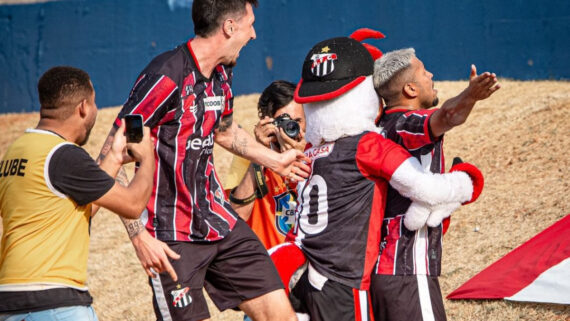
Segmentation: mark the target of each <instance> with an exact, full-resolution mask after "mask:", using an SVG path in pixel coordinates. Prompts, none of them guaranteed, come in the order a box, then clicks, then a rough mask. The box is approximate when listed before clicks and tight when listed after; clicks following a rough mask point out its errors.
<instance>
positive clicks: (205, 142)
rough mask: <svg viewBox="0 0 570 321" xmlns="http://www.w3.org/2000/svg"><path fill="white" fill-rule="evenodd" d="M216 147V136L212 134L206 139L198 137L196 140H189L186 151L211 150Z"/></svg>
mask: <svg viewBox="0 0 570 321" xmlns="http://www.w3.org/2000/svg"><path fill="white" fill-rule="evenodd" d="M213 146H214V135H212V134H210V135H208V136H207V137H205V138H202V137H196V138H194V139H191V140H188V142H187V143H186V150H188V149H193V150H200V149H204V150H211V149H212V147H213Z"/></svg>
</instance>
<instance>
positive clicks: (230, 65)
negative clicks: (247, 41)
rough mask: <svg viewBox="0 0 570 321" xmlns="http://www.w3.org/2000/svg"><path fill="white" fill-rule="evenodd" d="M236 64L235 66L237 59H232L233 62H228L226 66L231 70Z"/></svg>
mask: <svg viewBox="0 0 570 321" xmlns="http://www.w3.org/2000/svg"><path fill="white" fill-rule="evenodd" d="M236 64H237V59H234V60H232V61H230V62H229V63H228V64H227V65H226V66H228V67H230V68H233V67H235V66H236Z"/></svg>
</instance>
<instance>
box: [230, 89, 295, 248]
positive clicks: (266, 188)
mask: <svg viewBox="0 0 570 321" xmlns="http://www.w3.org/2000/svg"><path fill="white" fill-rule="evenodd" d="M294 91H295V85H294V84H292V83H290V82H287V81H282V80H278V81H274V82H272V83H271V84H270V85H269V86H268V87H267V88H266V89H265V90H264V91H263V93H262V94H261V96H260V97H259V102H258V104H257V110H258V115H259V118H260V121H259V122H258V123H257V125H256V126H255V129H254V133H255V137H256V139H257V140H258V141H259V142H260V143H262V144H263V145H265V146H267V147H270V148H272V149H273V150H276V151H278V152H284V151H287V150H289V149H293V148H295V149H298V150H301V151H303V150H304V148H305V114H304V112H303V106H302V105H301V104H298V103H296V102H295V101H294V100H293V93H294ZM241 161H242V160H241V159H238V158H234V161H233V162H232V169H230V172H233V171H238V169H237V168H236V166H237V167H239V166H240V165H241V166H243V167H245V166H248V168H247V172H246V174H245V176H244V177H243V179H242V180H241V182H240V184H239V185H238V186H237V187H235V188H233V189H232V190H231V192H229V199H230V202H231V204H232V207H233V209H234V210H235V211H236V212H237V213H238V214H239V216H240V217H241V218H242V219H244V220H245V221H246V222H247V224H248V225H249V226H250V227H251V228H252V229H253V231H254V232H255V234H257V236H258V237H259V239H260V240H261V242H262V243H263V245H264V246H265V247H266V248H268V249H269V248H271V247H273V246H274V245H277V244H280V243H282V242H283V241H284V239H285V235H286V234H287V232H288V231H289V229H290V228H291V226H292V224H293V222H294V213H295V207H296V205H297V201H296V193H295V191H294V188H292V186H289V184H288V182H287V180H286V179H285V178H283V177H281V176H280V175H278V174H276V173H275V172H273V171H271V170H269V169H267V168H263V167H262V166H260V165H257V164H248V163H245V164H244V163H243V162H241ZM240 162H241V164H240Z"/></svg>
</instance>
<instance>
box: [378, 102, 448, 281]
mask: <svg viewBox="0 0 570 321" xmlns="http://www.w3.org/2000/svg"><path fill="white" fill-rule="evenodd" d="M436 110H437V109H429V110H413V111H410V110H408V109H392V110H388V111H386V112H385V113H384V115H383V116H382V117H381V119H380V123H379V126H380V127H382V128H383V131H382V134H383V135H384V136H385V137H386V138H388V139H390V140H392V141H394V142H396V143H398V144H399V145H401V146H403V147H404V148H406V149H407V150H408V151H409V152H410V154H412V156H414V157H415V158H416V159H418V160H419V161H420V163H421V164H422V167H423V168H424V169H426V170H429V171H430V172H432V173H443V172H444V167H445V166H444V158H443V137H433V136H432V134H431V130H430V127H429V120H430V117H431V115H432V114H433V113H434V112H435V111H436ZM411 202H412V201H411V200H410V199H409V198H406V197H404V196H402V195H400V193H398V191H396V190H395V189H394V188H392V187H389V188H388V194H387V199H386V210H385V215H384V222H383V224H382V232H381V243H380V256H379V258H378V262H377V266H376V267H375V269H374V272H375V273H377V274H394V275H415V274H423V275H434V276H436V275H439V274H440V273H441V252H442V250H441V248H442V235H443V234H442V232H443V228H442V225H440V226H438V227H434V228H431V227H427V226H424V227H423V228H421V229H419V230H417V231H410V230H408V229H407V228H406V227H405V226H404V214H405V213H406V211H407V210H408V207H409V206H410V204H411Z"/></svg>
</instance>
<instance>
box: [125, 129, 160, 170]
mask: <svg viewBox="0 0 570 321" xmlns="http://www.w3.org/2000/svg"><path fill="white" fill-rule="evenodd" d="M127 148H128V150H129V151H130V152H131V154H132V157H133V158H134V160H136V161H138V162H143V161H151V160H154V143H153V141H152V139H151V137H150V128H148V127H146V126H143V138H142V140H141V142H140V143H128V144H127Z"/></svg>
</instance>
